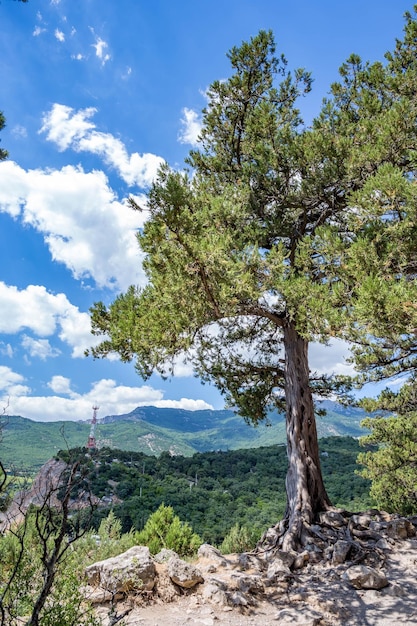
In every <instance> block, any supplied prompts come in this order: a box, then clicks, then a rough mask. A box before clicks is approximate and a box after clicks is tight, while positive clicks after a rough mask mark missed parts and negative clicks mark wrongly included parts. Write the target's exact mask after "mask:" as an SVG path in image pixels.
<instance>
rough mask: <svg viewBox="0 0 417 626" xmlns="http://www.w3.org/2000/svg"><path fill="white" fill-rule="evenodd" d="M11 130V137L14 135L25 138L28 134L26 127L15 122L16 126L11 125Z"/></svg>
mask: <svg viewBox="0 0 417 626" xmlns="http://www.w3.org/2000/svg"><path fill="white" fill-rule="evenodd" d="M11 132H12V135H13V137H16V138H17V139H25V138H26V137H27V136H28V132H27V130H26V128H25V127H24V126H21V125H20V124H16V126H13V128H12V131H11Z"/></svg>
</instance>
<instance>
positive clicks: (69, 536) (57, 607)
mask: <svg viewBox="0 0 417 626" xmlns="http://www.w3.org/2000/svg"><path fill="white" fill-rule="evenodd" d="M61 470H62V471H61V474H60V475H59V476H55V477H52V476H46V483H45V484H42V485H40V487H39V491H38V493H37V494H35V495H36V500H37V505H31V506H30V507H29V508H28V507H27V504H26V501H25V494H23V493H22V494H20V496H18V497H17V499H15V501H14V506H13V509H12V511H10V517H9V518H8V523H7V524H6V525H5V530H4V533H5V534H4V537H3V538H1V539H0V553H1V556H2V558H1V561H2V570H1V575H0V624H1V626H14V625H17V624H21V623H22V617H23V616H27V617H25V619H26V620H27V621H26V622H25V624H26V626H40V625H41V624H42V626H46V625H52V624H58V623H64V622H60V621H59V620H60V619H61V618H60V617H59V615H66V621H65V624H66V626H80V625H83V624H84V625H86V626H87V625H93V624H95V621H94V619H93V618H92V617H91V615H90V614H89V613H88V610H87V611H86V609H85V606H84V604H85V603H83V601H82V597H81V595H80V593H79V592H78V591H77V592H76V589H75V588H74V585H73V582H74V581H73V580H72V578H71V573H70V572H65V576H64V577H62V576H61V575H62V573H63V570H64V569H65V560H66V557H67V554H68V553H69V552H70V551H71V548H72V546H73V544H74V542H76V541H77V540H78V539H79V538H80V537H82V536H83V535H84V533H85V532H86V531H85V530H82V529H79V528H78V527H77V525H76V523H74V521H73V520H72V519H71V510H70V499H71V495H72V493H73V490H74V489H77V487H78V486H79V485H80V484H81V483H83V482H84V479H85V477H84V476H83V475H82V473H81V472H80V464H79V463H78V462H75V463H73V464H71V465H65V467H64V468H63V469H62V468H61ZM89 506H90V512H91V513H92V511H93V505H92V502H91V500H90V505H89ZM71 581H72V582H71ZM58 590H59V591H58ZM57 594H58V595H59V600H58V599H57ZM70 615H71V616H72V618H71V620H72V621H71V620H70Z"/></svg>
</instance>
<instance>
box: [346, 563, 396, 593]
mask: <svg viewBox="0 0 417 626" xmlns="http://www.w3.org/2000/svg"><path fill="white" fill-rule="evenodd" d="M343 577H344V578H345V580H347V581H348V582H349V583H350V584H351V585H352V587H355V589H383V588H384V587H386V586H387V585H388V580H387V578H386V577H385V575H384V574H383V573H382V572H379V571H378V570H376V569H374V568H373V567H368V566H367V565H354V566H353V567H349V569H347V570H346V572H345V573H344V575H343Z"/></svg>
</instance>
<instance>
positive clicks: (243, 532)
mask: <svg viewBox="0 0 417 626" xmlns="http://www.w3.org/2000/svg"><path fill="white" fill-rule="evenodd" d="M259 538H260V532H259V529H257V528H248V527H247V526H240V525H239V524H235V525H234V526H232V528H231V529H230V530H229V532H228V533H227V535H226V537H225V538H224V539H223V542H222V544H221V546H220V550H221V552H222V553H223V554H232V553H233V552H238V553H240V552H248V551H249V550H253V548H254V547H255V546H256V543H257V542H258V541H259Z"/></svg>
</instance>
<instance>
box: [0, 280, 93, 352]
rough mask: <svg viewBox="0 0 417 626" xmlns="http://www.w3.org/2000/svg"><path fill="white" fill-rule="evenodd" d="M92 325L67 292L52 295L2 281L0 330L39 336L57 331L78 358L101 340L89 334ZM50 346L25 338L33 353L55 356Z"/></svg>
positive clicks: (0, 288)
mask: <svg viewBox="0 0 417 626" xmlns="http://www.w3.org/2000/svg"><path fill="white" fill-rule="evenodd" d="M90 328H91V325H90V316H89V315H88V314H87V313H81V312H80V311H79V310H78V308H77V307H76V306H74V305H73V304H71V302H70V301H69V300H68V299H67V297H66V295H65V294H63V293H60V294H57V295H54V294H51V293H49V292H48V291H47V290H46V289H45V287H43V286H39V285H29V286H28V287H27V288H26V289H22V290H20V291H19V290H18V289H17V287H13V286H8V285H6V284H5V283H3V282H0V332H3V333H8V334H16V333H19V332H21V331H23V330H30V331H32V332H33V333H34V334H35V335H37V336H38V337H39V336H40V337H47V336H51V335H53V334H55V332H57V331H58V334H59V338H60V339H61V341H63V342H65V343H66V344H68V345H69V346H70V347H71V348H72V356H73V357H74V358H76V357H82V356H83V355H84V350H85V349H86V348H88V347H90V346H92V345H94V344H96V343H98V339H99V338H98V337H94V336H93V335H91V334H90ZM48 345H49V344H48V342H42V341H36V340H33V339H30V338H29V337H27V338H26V339H24V347H25V348H26V349H28V350H29V351H30V353H31V356H38V357H40V358H46V356H55V354H54V351H53V350H52V348H51V347H50V346H49V348H50V350H52V354H47V352H48ZM42 355H44V356H42Z"/></svg>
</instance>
